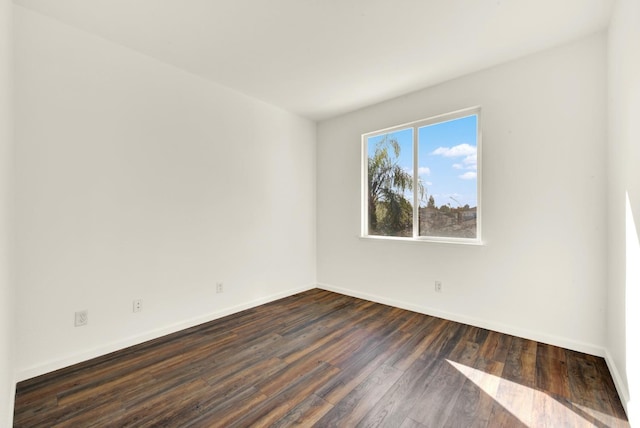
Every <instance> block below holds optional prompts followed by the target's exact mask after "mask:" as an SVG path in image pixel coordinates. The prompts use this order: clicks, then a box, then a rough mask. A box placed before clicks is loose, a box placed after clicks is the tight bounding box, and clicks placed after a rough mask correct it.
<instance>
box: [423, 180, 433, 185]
mask: <svg viewBox="0 0 640 428" xmlns="http://www.w3.org/2000/svg"><path fill="white" fill-rule="evenodd" d="M424 184H426V185H427V186H433V183H432V182H431V181H427V182H426V183H424Z"/></svg>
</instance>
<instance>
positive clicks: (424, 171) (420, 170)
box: [418, 166, 431, 175]
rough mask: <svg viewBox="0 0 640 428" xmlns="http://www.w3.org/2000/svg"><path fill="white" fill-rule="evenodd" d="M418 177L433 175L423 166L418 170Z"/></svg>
mask: <svg viewBox="0 0 640 428" xmlns="http://www.w3.org/2000/svg"><path fill="white" fill-rule="evenodd" d="M418 175H431V170H430V169H429V167H428V166H421V167H420V168H418Z"/></svg>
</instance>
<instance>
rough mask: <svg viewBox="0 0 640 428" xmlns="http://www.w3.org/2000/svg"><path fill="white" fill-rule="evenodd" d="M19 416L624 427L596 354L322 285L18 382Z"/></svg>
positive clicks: (39, 419) (70, 422) (83, 423)
mask: <svg viewBox="0 0 640 428" xmlns="http://www.w3.org/2000/svg"><path fill="white" fill-rule="evenodd" d="M14 424H15V425H14V426H16V427H90V426H109V427H141V426H167V427H191V426H193V427H213V426H221V427H232V426H238V427H257V426H276V427H280V426H290V425H301V426H317V427H328V426H341V427H369V426H385V427H394V428H396V427H402V428H410V427H465V428H466V427H487V426H489V427H494V426H502V427H524V426H536V427H537V426H547V427H583V426H596V427H608V426H621V427H627V426H629V425H628V423H627V421H626V417H625V414H624V410H623V408H622V405H621V403H620V399H619V398H618V395H617V393H616V390H615V388H614V385H613V382H612V379H611V376H610V374H609V371H608V369H607V366H606V364H605V362H604V360H603V359H602V358H597V357H593V356H590V355H585V354H581V353H578V352H574V351H569V350H566V349H561V348H557V347H554V346H549V345H545V344H542V343H537V342H533V341H531V340H526V339H521V338H518V337H514V336H509V335H505V334H500V333H496V332H493V331H488V330H484V329H481V328H476V327H471V326H468V325H464V324H459V323H455V322H451V321H445V320H443V319H440V318H434V317H430V316H426V315H421V314H417V313H414V312H409V311H405V310H402V309H397V308H393V307H389V306H384V305H380V304H376V303H372V302H368V301H365V300H359V299H355V298H351V297H347V296H342V295H339V294H335V293H331V292H327V291H322V290H311V291H308V292H305V293H301V294H297V295H295V296H291V297H288V298H286V299H282V300H279V301H276V302H273V303H269V304H266V305H263V306H260V307H257V308H254V309H250V310H247V311H244V312H241V313H238V314H235V315H231V316H228V317H226V318H222V319H219V320H216V321H212V322H210V323H207V324H203V325H200V326H197V327H194V328H191V329H188V330H185V331H182V332H179V333H176V334H172V335H170V336H166V337H163V338H160V339H157V340H154V341H150V342H147V343H144V344H141V345H138V346H134V347H131V348H128V349H125V350H122V351H119V352H116V353H113V354H110V355H106V356H104V357H100V358H97V359H95V360H92V361H88V362H85V363H82V364H78V365H76V366H73V367H70V368H67V369H63V370H60V371H58V372H55V373H51V374H47V375H44V376H40V377H38V378H34V379H30V380H27V381H24V382H20V383H19V384H18V387H17V395H16V407H15V422H14Z"/></svg>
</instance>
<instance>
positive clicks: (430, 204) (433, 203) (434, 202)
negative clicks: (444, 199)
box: [427, 195, 436, 208]
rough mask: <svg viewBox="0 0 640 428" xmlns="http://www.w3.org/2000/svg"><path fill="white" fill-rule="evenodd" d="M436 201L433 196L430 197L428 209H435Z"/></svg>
mask: <svg viewBox="0 0 640 428" xmlns="http://www.w3.org/2000/svg"><path fill="white" fill-rule="evenodd" d="M435 207H436V200H435V199H433V195H431V196H429V202H427V208H435Z"/></svg>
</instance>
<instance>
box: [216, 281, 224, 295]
mask: <svg viewBox="0 0 640 428" xmlns="http://www.w3.org/2000/svg"><path fill="white" fill-rule="evenodd" d="M223 291H224V288H223V285H222V283H221V282H216V293H222V292H223Z"/></svg>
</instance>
